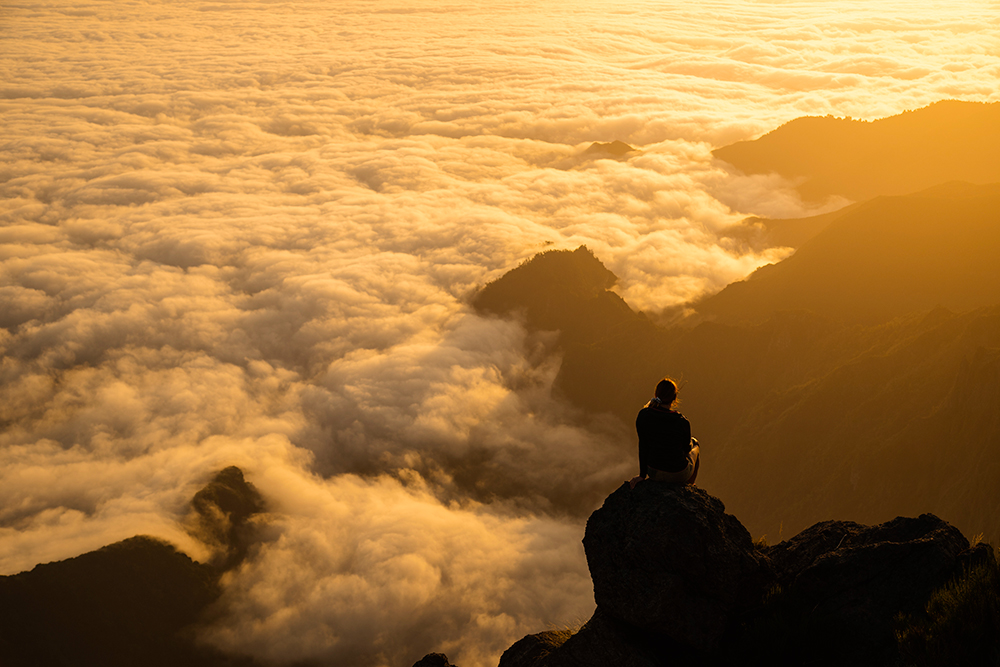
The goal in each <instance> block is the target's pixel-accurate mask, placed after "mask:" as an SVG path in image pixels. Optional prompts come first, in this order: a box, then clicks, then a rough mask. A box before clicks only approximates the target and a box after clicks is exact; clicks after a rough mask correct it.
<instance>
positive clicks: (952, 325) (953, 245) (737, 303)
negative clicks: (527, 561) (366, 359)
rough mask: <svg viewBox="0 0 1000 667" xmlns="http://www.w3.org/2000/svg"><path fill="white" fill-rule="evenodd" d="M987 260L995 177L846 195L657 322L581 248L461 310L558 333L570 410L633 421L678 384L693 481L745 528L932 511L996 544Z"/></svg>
mask: <svg viewBox="0 0 1000 667" xmlns="http://www.w3.org/2000/svg"><path fill="white" fill-rule="evenodd" d="M997 256H1000V188H998V187H997V186H973V185H969V184H949V185H946V186H941V187H938V188H934V189H931V190H928V191H924V192H921V193H918V194H915V195H909V196H899V197H880V198H878V199H875V200H873V201H870V202H868V203H866V204H864V205H860V206H858V207H855V208H853V209H852V210H851V211H849V212H846V213H845V214H844V215H842V216H840V217H837V218H835V219H833V220H832V221H830V222H829V224H828V226H827V227H826V229H825V230H823V231H822V232H820V233H818V234H817V235H816V236H815V237H814V238H812V239H811V240H809V241H807V242H806V243H805V244H804V245H803V246H802V248H801V249H800V250H799V251H798V252H797V253H795V254H794V255H792V256H791V257H790V258H788V259H786V260H785V261H783V262H779V263H778V264H776V265H773V266H768V267H765V268H764V269H761V270H759V271H758V272H757V273H755V274H754V275H753V276H752V277H751V278H750V279H748V280H746V281H744V282H741V283H736V284H733V285H730V286H729V287H727V288H726V289H725V290H723V291H722V292H721V293H720V294H718V295H715V296H713V297H711V298H709V299H706V300H704V301H703V302H702V303H699V304H695V305H694V307H695V310H696V311H697V312H696V314H695V315H694V316H693V317H690V318H689V319H688V320H686V321H684V322H681V323H680V324H676V325H673V326H663V325H658V324H655V323H653V322H652V321H651V320H650V319H649V318H648V317H646V316H645V315H644V314H642V313H638V312H635V311H633V310H632V309H631V308H629V307H628V306H627V304H625V302H624V301H622V300H621V298H620V297H619V296H618V295H616V294H614V293H613V292H611V291H610V290H609V288H610V287H611V286H612V285H613V284H614V282H615V279H614V277H613V275H609V272H608V271H607V269H606V268H605V267H604V266H603V265H602V264H601V263H600V262H599V261H598V260H597V259H596V257H594V256H593V254H592V253H590V251H588V250H587V249H586V248H579V249H577V250H576V251H574V252H570V251H550V252H547V253H543V254H541V255H537V256H536V257H535V258H533V259H532V260H531V261H529V262H526V263H525V264H523V265H522V266H520V267H518V268H516V269H514V270H512V271H511V272H510V273H508V274H507V275H506V276H504V277H502V278H500V279H499V280H497V281H496V282H494V283H492V284H490V285H488V286H486V287H485V288H484V289H483V290H482V292H481V293H480V295H479V296H478V297H477V298H476V299H475V300H474V305H475V306H476V307H477V308H479V309H481V310H488V311H491V312H496V313H506V314H508V315H511V316H520V317H523V318H524V321H525V323H526V324H527V325H528V327H529V328H532V329H545V330H558V331H560V332H561V334H560V339H559V347H560V349H561V353H562V355H563V361H562V366H561V368H560V372H559V375H558V377H557V379H556V387H555V391H556V392H557V393H559V394H560V395H562V396H564V397H565V398H566V399H567V400H569V401H571V402H572V403H574V404H575V405H577V406H578V407H580V408H582V409H584V410H585V412H586V414H591V415H597V414H603V413H612V414H614V415H616V416H617V417H619V418H620V419H621V420H622V421H623V422H625V423H626V424H631V422H632V420H634V418H635V414H636V411H637V410H638V408H639V407H640V406H641V405H642V404H643V403H644V402H645V401H646V400H648V398H649V397H650V396H651V393H652V388H653V386H654V384H655V383H656V381H657V380H658V379H660V377H662V376H663V375H672V376H674V377H677V378H679V379H680V380H681V382H682V391H681V394H680V395H681V397H682V399H683V404H682V407H681V409H682V410H683V411H684V413H685V414H686V415H687V416H688V418H689V419H690V420H691V422H692V424H693V427H694V430H695V435H696V436H697V437H698V438H699V440H701V441H702V443H703V446H702V451H703V456H704V462H703V468H702V472H701V475H700V476H699V484H701V485H703V486H705V487H706V488H708V489H709V490H710V491H712V492H713V493H716V494H717V495H719V496H720V497H723V498H725V500H726V503H727V505H728V506H730V507H731V508H732V509H733V511H734V512H736V513H738V514H739V515H740V516H741V518H742V519H743V520H744V522H745V523H746V525H747V527H748V528H750V530H751V532H752V533H753V534H755V535H761V534H767V535H769V536H770V538H771V539H776V538H778V537H779V536H781V535H784V536H788V535H790V534H793V533H795V532H798V531H800V530H802V529H804V528H806V527H807V526H809V525H811V524H812V523H815V522H816V521H820V520H825V519H830V518H832V517H836V518H841V519H848V520H852V521H860V522H864V523H879V522H881V521H885V520H887V519H890V518H892V517H893V516H897V515H917V514H921V513H923V512H934V513H937V514H939V515H941V516H942V517H944V518H945V519H947V520H949V521H952V522H953V523H955V524H956V525H958V526H959V527H960V528H961V529H962V530H963V531H965V532H967V533H968V534H971V535H975V534H977V533H985V534H986V536H987V538H988V539H992V540H997V539H998V538H1000V521H998V518H997V508H998V507H1000V485H998V484H996V480H997V479H1000V411H998V410H996V407H995V406H997V405H1000V305H998V304H1000V264H997V263H996V262H995V260H994V257H997ZM634 450H635V442H634V441H629V442H623V443H622V454H621V455H622V456H634V455H635V453H634Z"/></svg>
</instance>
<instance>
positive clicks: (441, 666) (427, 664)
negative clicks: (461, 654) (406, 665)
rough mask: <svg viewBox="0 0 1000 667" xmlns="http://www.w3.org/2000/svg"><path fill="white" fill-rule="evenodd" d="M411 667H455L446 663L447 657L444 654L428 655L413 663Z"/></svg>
mask: <svg viewBox="0 0 1000 667" xmlns="http://www.w3.org/2000/svg"><path fill="white" fill-rule="evenodd" d="M413 667H455V665H453V664H451V663H450V662H448V656H446V655H445V654H444V653H428V654H427V655H425V656H424V657H422V658H420V660H417V661H416V662H415V663H413Z"/></svg>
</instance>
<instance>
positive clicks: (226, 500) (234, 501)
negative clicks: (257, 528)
mask: <svg viewBox="0 0 1000 667" xmlns="http://www.w3.org/2000/svg"><path fill="white" fill-rule="evenodd" d="M263 511H264V499H263V497H262V496H261V495H260V492H259V491H257V489H256V488H254V486H253V485H252V484H250V483H249V482H247V481H246V479H244V477H243V471H242V470H240V469H239V468H237V467H236V466H229V467H228V468H225V469H223V470H220V471H219V472H218V473H216V475H215V476H214V477H213V478H212V479H211V480H210V481H209V482H208V484H206V485H205V486H204V487H203V488H202V489H201V490H200V491H198V493H196V494H195V495H194V498H193V499H192V500H191V511H190V513H189V515H188V526H189V531H190V532H191V534H192V535H194V536H195V537H197V538H199V539H200V540H201V541H202V542H204V543H205V544H207V545H209V546H211V547H212V548H213V551H214V554H213V557H212V561H211V564H212V565H213V566H214V567H215V568H217V569H220V570H229V569H232V568H233V567H235V566H236V565H238V564H239V563H241V562H242V561H243V559H245V558H246V555H247V551H248V549H249V548H250V545H251V544H253V542H254V541H255V539H254V524H253V521H252V518H253V517H254V516H256V515H259V514H260V513H261V512H263Z"/></svg>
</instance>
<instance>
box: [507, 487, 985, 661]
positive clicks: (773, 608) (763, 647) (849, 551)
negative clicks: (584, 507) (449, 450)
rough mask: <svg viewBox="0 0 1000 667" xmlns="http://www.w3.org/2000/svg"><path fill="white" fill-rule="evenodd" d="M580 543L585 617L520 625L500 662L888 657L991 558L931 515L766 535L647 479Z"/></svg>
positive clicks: (614, 502)
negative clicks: (555, 629)
mask: <svg viewBox="0 0 1000 667" xmlns="http://www.w3.org/2000/svg"><path fill="white" fill-rule="evenodd" d="M583 543H584V549H585V551H586V554H587V564H588V566H589V567H590V572H591V576H592V578H593V581H594V598H595V601H596V602H597V610H596V612H595V613H594V616H593V618H592V619H591V620H590V621H589V622H588V623H586V624H585V625H584V626H583V627H582V628H581V629H580V630H579V631H578V632H577V633H575V634H573V635H572V636H567V634H566V633H552V632H548V633H540V634H538V635H529V636H528V637H525V638H524V639H522V640H520V641H519V642H517V643H516V644H514V645H513V646H511V648H510V649H508V650H507V652H505V653H504V655H503V657H502V658H501V660H500V667H570V666H573V667H589V666H591V665H593V666H594V667H598V666H604V665H612V664H613V665H628V666H630V667H654V666H657V665H669V664H679V663H683V664H688V663H690V664H764V663H765V662H766V663H767V664H789V665H792V664H795V665H798V664H815V665H830V666H831V667H832V666H833V665H843V664H852V665H873V666H874V665H888V664H893V663H894V662H897V661H898V657H899V653H898V649H897V646H896V636H895V629H896V625H897V624H898V623H899V620H898V619H899V618H901V617H902V616H906V615H913V614H920V613H922V611H923V609H924V606H925V605H926V603H927V600H928V599H929V597H930V596H931V594H932V593H933V592H934V591H935V589H938V588H939V587H940V586H942V585H943V584H945V583H946V582H948V581H949V580H950V579H952V578H953V577H955V576H956V575H958V574H961V572H963V571H964V570H967V569H968V567H970V566H972V565H976V564H982V563H984V562H987V561H989V562H992V559H993V552H992V549H991V548H990V547H988V546H977V547H976V548H973V549H970V548H969V543H968V540H966V539H965V537H964V536H963V535H962V534H961V532H959V531H958V530H957V529H956V528H954V527H953V526H951V525H949V524H948V523H946V522H945V521H942V520H941V519H939V518H937V517H935V516H933V515H931V514H924V515H921V516H920V517H917V518H904V517H900V518H897V519H893V520H892V521H889V522H886V523H883V524H880V525H877V526H864V525H861V524H857V523H852V522H848V521H826V522H822V523H819V524H816V525H815V526H813V527H811V528H809V529H807V530H805V531H803V532H802V533H800V534H799V535H796V536H795V537H793V538H792V539H790V540H787V541H785V542H781V543H780V544H776V545H774V546H770V547H769V546H765V545H763V544H762V543H761V544H758V543H754V542H753V541H752V539H751V537H750V534H749V533H748V532H747V530H746V529H745V528H744V527H743V525H742V524H741V523H740V522H739V520H738V519H736V517H734V516H732V515H730V514H727V513H726V512H725V506H724V505H723V504H722V502H721V501H720V500H719V499H718V498H715V497H713V496H711V495H710V494H708V493H707V492H705V491H704V490H702V489H699V488H696V487H690V486H676V485H668V484H659V483H656V482H649V481H646V482H642V483H640V484H639V485H638V486H636V488H635V489H630V488H629V486H628V485H627V484H624V485H622V486H621V487H620V488H619V489H617V490H616V491H615V492H613V493H612V494H611V495H610V496H609V497H608V498H607V500H606V501H605V503H604V505H603V506H602V507H601V508H600V509H598V510H597V511H595V512H594V513H593V514H592V515H591V517H590V520H589V521H588V522H587V529H586V534H585V536H584V540H583ZM901 615H902V616H901Z"/></svg>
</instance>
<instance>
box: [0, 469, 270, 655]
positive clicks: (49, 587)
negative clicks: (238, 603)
mask: <svg viewBox="0 0 1000 667" xmlns="http://www.w3.org/2000/svg"><path fill="white" fill-rule="evenodd" d="M262 509H263V501H262V499H261V497H260V495H259V494H258V493H257V491H256V490H255V489H254V488H253V487H252V486H250V485H249V484H247V483H246V481H245V480H244V479H243V473H242V472H241V471H240V470H239V469H238V468H227V469H225V470H223V471H221V472H220V473H219V474H218V475H216V476H215V478H214V479H212V480H211V481H210V482H209V483H208V485H207V486H206V487H205V488H204V489H202V490H201V491H199V492H198V494H197V495H196V496H195V500H194V502H193V508H192V510H193V513H194V515H195V517H196V523H197V524H198V525H201V526H208V527H213V528H220V527H221V526H223V525H225V529H224V530H219V531H218V532H217V533H216V535H217V537H218V539H219V541H218V542H217V543H216V544H215V546H217V547H218V548H220V550H221V551H220V553H221V554H222V556H221V557H220V558H218V559H217V560H216V561H214V562H215V563H216V564H215V565H212V564H202V563H196V562H194V561H192V560H191V559H190V558H189V557H188V556H186V555H185V554H183V553H180V552H179V551H177V549H175V548H174V547H173V546H172V545H170V544H167V543H165V542H162V541H160V540H157V539H154V538H151V537H145V536H138V537H133V538H130V539H127V540H124V541H122V542H118V543H115V544H112V545H110V546H107V547H104V548H102V549H98V550H97V551H92V552H90V553H86V554H83V555H82V556H77V557H76V558H70V559H67V560H63V561H59V562H55V563H46V564H43V565H37V566H36V567H35V568H34V569H32V570H30V571H28V572H22V573H20V574H15V575H11V576H5V577H0V664H3V665H12V666H13V665H17V666H18V667H31V666H38V667H57V666H63V665H65V666H73V667H76V666H79V665H101V666H102V667H116V666H119V665H121V666H122V667H125V666H128V667H132V666H134V665H150V666H161V665H162V666H163V667H176V666H177V665H189V666H192V667H202V666H205V667H208V666H213V667H252V666H253V665H254V664H255V663H254V662H253V661H250V660H247V659H242V658H233V657H230V656H225V655H223V654H221V653H219V652H217V651H215V650H213V649H211V648H210V647H207V646H204V645H201V644H199V643H197V642H196V641H195V635H194V628H193V626H194V624H195V623H197V622H198V621H200V620H201V619H202V617H203V614H204V613H205V612H206V610H207V609H208V608H209V606H210V605H211V603H212V602H214V601H215V600H216V599H217V598H218V596H219V594H220V588H219V577H220V576H221V575H222V573H223V572H224V571H225V570H226V569H228V568H230V567H233V566H234V565H236V564H237V563H238V562H239V557H238V556H237V554H242V555H245V554H246V547H245V546H244V545H242V543H240V544H234V543H233V542H232V541H231V540H230V537H231V536H239V537H240V539H241V540H242V539H243V538H244V537H245V536H246V534H247V533H248V532H249V520H250V518H251V517H252V516H253V515H254V514H256V513H258V512H260V511H261V510H262Z"/></svg>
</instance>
